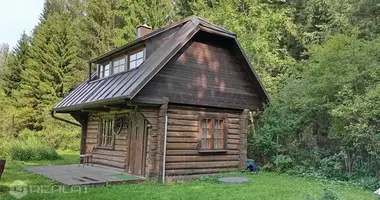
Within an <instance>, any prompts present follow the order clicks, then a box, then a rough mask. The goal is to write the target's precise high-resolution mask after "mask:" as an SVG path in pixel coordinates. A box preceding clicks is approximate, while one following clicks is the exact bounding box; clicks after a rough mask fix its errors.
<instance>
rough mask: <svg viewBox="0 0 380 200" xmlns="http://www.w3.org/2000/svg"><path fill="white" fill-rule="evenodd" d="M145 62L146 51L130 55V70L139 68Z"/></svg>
mask: <svg viewBox="0 0 380 200" xmlns="http://www.w3.org/2000/svg"><path fill="white" fill-rule="evenodd" d="M143 61H144V50H141V51H139V52H136V53H134V54H131V55H129V70H131V69H134V68H137V67H138V66H140V65H141V63H143Z"/></svg>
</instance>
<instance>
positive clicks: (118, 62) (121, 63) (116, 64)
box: [113, 57, 125, 74]
mask: <svg viewBox="0 0 380 200" xmlns="http://www.w3.org/2000/svg"><path fill="white" fill-rule="evenodd" d="M123 71H125V57H121V58H118V59H115V60H114V61H113V74H117V73H119V72H123Z"/></svg>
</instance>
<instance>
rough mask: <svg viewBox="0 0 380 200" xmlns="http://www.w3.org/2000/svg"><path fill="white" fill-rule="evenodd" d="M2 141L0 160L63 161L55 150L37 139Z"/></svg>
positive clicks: (8, 138) (3, 139)
mask: <svg viewBox="0 0 380 200" xmlns="http://www.w3.org/2000/svg"><path fill="white" fill-rule="evenodd" d="M1 139H2V143H1V144H0V150H1V153H0V159H7V160H9V159H12V160H20V161H31V160H34V161H37V160H58V159H61V156H60V155H59V154H58V153H57V151H56V149H55V148H53V147H52V146H49V145H47V144H46V143H44V142H43V141H41V140H40V139H38V138H37V137H27V138H25V139H21V138H15V137H12V136H8V137H4V138H1Z"/></svg>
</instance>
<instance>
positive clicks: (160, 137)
mask: <svg viewBox="0 0 380 200" xmlns="http://www.w3.org/2000/svg"><path fill="white" fill-rule="evenodd" d="M168 103H169V98H167V97H163V98H162V104H161V107H160V109H159V111H158V131H157V149H156V175H158V182H162V168H163V166H162V159H163V148H164V139H165V138H164V134H165V116H166V113H167V111H168Z"/></svg>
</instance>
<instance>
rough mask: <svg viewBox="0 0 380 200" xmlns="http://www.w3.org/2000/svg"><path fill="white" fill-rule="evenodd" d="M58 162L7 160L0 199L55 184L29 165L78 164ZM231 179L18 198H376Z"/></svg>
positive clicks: (287, 180)
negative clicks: (18, 188)
mask: <svg viewBox="0 0 380 200" xmlns="http://www.w3.org/2000/svg"><path fill="white" fill-rule="evenodd" d="M60 154H62V155H63V159H62V160H55V161H35V162H22V161H11V162H10V163H7V166H6V170H5V173H4V175H3V177H2V180H1V183H0V185H1V192H0V199H15V198H14V197H12V196H11V195H10V194H9V193H8V191H9V186H10V185H11V184H12V183H13V182H14V181H15V180H21V181H23V182H25V183H26V184H28V185H44V186H45V187H46V188H49V187H51V186H53V185H57V184H58V183H56V182H54V181H51V180H48V179H45V178H43V177H41V176H39V175H34V174H32V173H29V172H26V171H25V170H23V167H24V166H30V165H32V166H33V165H56V164H73V163H77V162H78V154H75V153H72V152H60ZM232 175H234V176H245V177H248V178H249V182H248V183H245V184H238V185H233V184H232V185H231V184H220V183H218V182H217V181H216V179H217V177H220V176H224V175H219V176H217V177H208V178H207V177H206V178H201V179H199V180H195V181H179V182H171V183H168V184H165V185H161V184H157V183H156V182H155V181H147V182H144V183H140V184H121V185H108V186H103V187H90V188H88V189H87V192H86V193H83V192H84V190H82V193H78V192H70V189H67V190H65V192H66V193H62V192H54V193H50V194H40V193H30V194H27V195H26V196H25V197H23V198H22V199H36V200H37V199H38V200H39V199H49V200H51V199H84V200H86V199H89V200H93V199H144V200H145V199H173V200H178V199H179V200H180V199H195V200H196V199H201V200H204V199H228V200H229V199H239V200H240V199H249V200H253V199H260V200H266V199H268V200H276V199H301V200H306V199H308V198H315V199H320V197H321V196H324V194H325V191H326V189H327V190H329V191H333V192H334V193H335V194H336V195H337V196H338V197H339V198H340V199H341V200H345V199H347V200H348V199H350V200H351V199H352V200H361V199H363V200H365V199H374V200H375V199H376V197H375V196H374V194H372V192H371V191H365V190H362V189H360V188H358V187H354V186H351V185H347V184H336V183H332V182H327V181H319V180H313V179H307V178H299V177H292V176H289V175H285V174H277V173H267V172H260V173H258V174H256V175H255V174H250V173H240V172H239V173H238V172H237V173H233V174H232Z"/></svg>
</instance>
